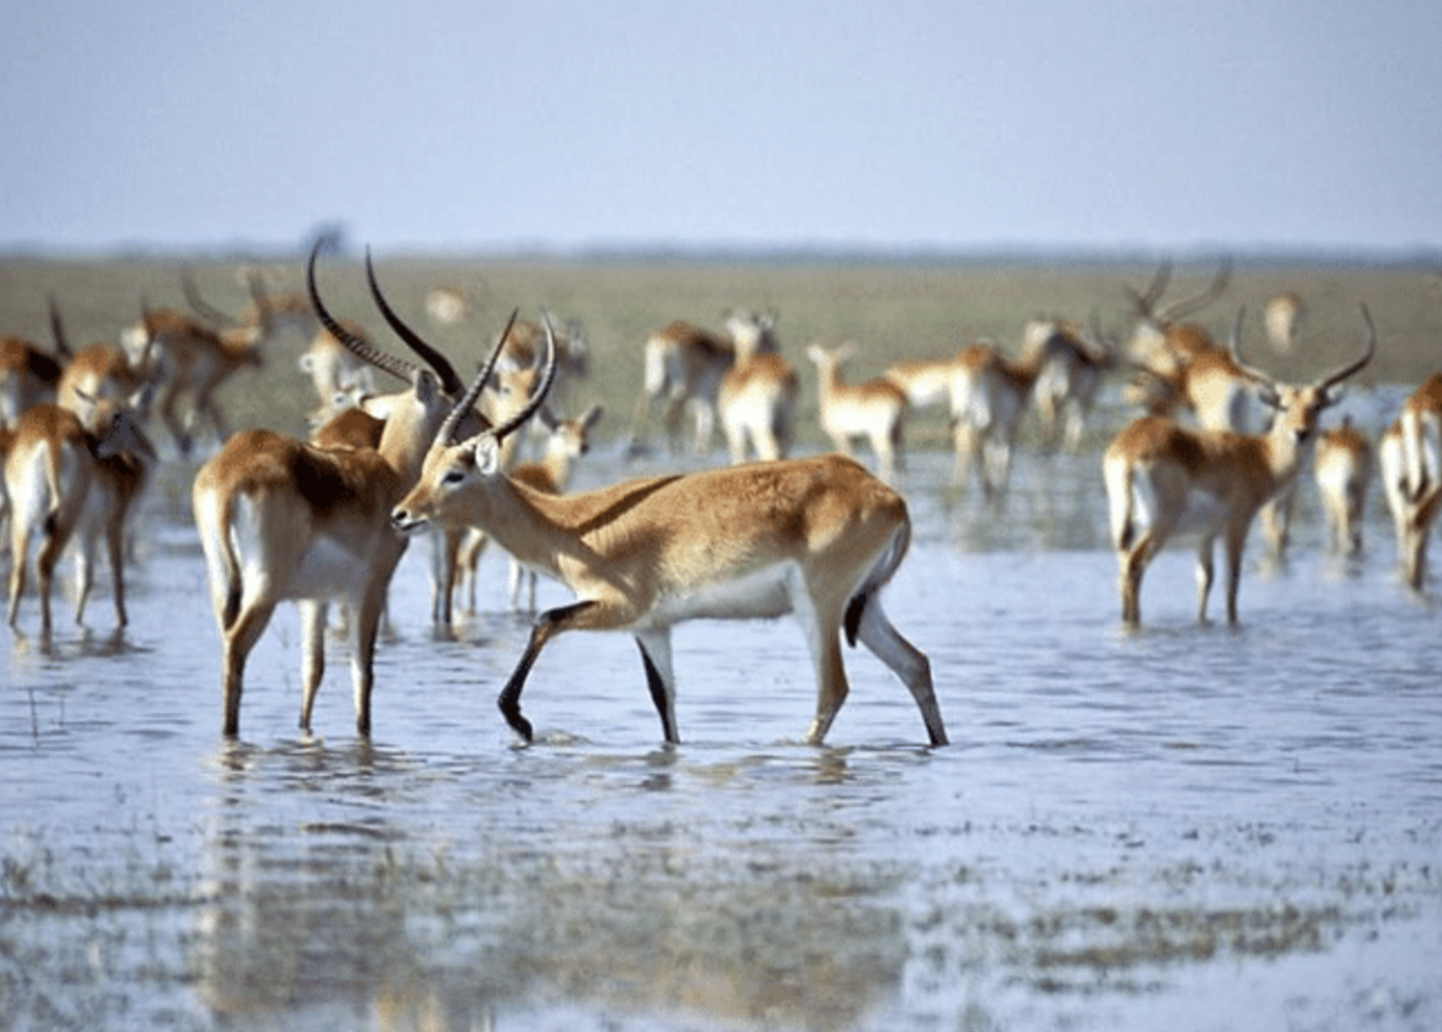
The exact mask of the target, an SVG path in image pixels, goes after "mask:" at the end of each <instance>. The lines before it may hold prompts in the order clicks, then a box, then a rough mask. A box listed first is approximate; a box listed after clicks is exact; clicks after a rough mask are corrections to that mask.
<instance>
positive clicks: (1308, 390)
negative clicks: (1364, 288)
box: [1102, 305, 1377, 627]
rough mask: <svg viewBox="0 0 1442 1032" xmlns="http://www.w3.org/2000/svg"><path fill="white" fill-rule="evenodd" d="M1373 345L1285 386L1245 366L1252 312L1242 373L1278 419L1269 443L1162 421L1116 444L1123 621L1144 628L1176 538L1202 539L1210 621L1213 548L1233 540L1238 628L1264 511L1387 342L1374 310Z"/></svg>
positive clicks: (1143, 421)
mask: <svg viewBox="0 0 1442 1032" xmlns="http://www.w3.org/2000/svg"><path fill="white" fill-rule="evenodd" d="M1362 318H1363V321H1364V322H1365V323H1366V327H1367V341H1366V345H1365V348H1364V350H1363V353H1362V355H1361V357H1360V358H1358V359H1356V360H1355V361H1353V362H1351V363H1350V364H1348V365H1346V366H1343V367H1342V368H1341V369H1339V370H1337V371H1336V372H1333V373H1331V374H1330V375H1328V376H1326V377H1324V378H1322V379H1321V380H1318V381H1316V382H1314V383H1311V384H1308V385H1306V386H1302V387H1296V386H1290V385H1287V384H1281V383H1278V382H1276V381H1275V380H1273V379H1271V378H1270V377H1269V376H1267V375H1266V374H1265V373H1263V372H1261V371H1259V370H1256V369H1253V368H1250V367H1249V366H1247V365H1246V364H1245V363H1244V362H1243V360H1242V357H1241V354H1240V347H1241V324H1242V312H1239V313H1238V315H1237V321H1236V323H1235V324H1234V326H1233V329H1232V336H1231V341H1230V348H1229V350H1230V352H1231V355H1232V358H1233V360H1234V361H1235V362H1236V364H1237V367H1238V368H1239V369H1241V370H1242V371H1243V372H1244V373H1245V375H1246V376H1248V377H1249V378H1250V379H1251V380H1252V381H1253V382H1254V383H1255V384H1256V385H1257V386H1258V389H1259V393H1260V397H1261V399H1262V401H1263V402H1264V403H1265V404H1266V405H1268V406H1269V407H1271V408H1272V409H1274V410H1275V416H1274V418H1273V420H1272V425H1271V428H1270V429H1269V430H1268V431H1267V432H1266V434H1265V435H1254V434H1242V433H1237V432H1235V431H1229V430H1189V429H1186V428H1184V427H1182V426H1179V425H1178V424H1177V423H1175V422H1173V421H1171V420H1169V419H1165V418H1163V417H1159V416H1143V417H1141V418H1139V419H1137V420H1135V421H1133V422H1132V423H1131V424H1129V425H1128V426H1127V427H1125V428H1124V429H1123V430H1122V431H1121V432H1120V433H1118V434H1117V435H1116V437H1114V438H1113V439H1112V442H1111V444H1110V445H1108V447H1107V450H1106V455H1105V458H1104V460H1103V466H1102V469H1103V475H1104V477H1105V481H1106V489H1107V499H1108V503H1109V508H1110V521H1111V539H1112V543H1113V545H1114V546H1115V548H1116V551H1117V559H1118V564H1119V567H1120V591H1121V602H1122V621H1123V623H1124V624H1126V625H1127V626H1129V627H1136V626H1139V625H1140V623H1141V609H1140V606H1139V603H1138V598H1139V595H1140V592H1141V582H1142V575H1143V573H1144V572H1145V570H1146V567H1147V564H1148V563H1150V562H1151V560H1152V559H1153V558H1154V557H1155V555H1156V554H1157V552H1158V551H1160V549H1161V548H1162V547H1163V546H1164V545H1165V544H1166V542H1167V540H1168V539H1169V538H1170V537H1171V536H1172V534H1173V533H1178V532H1197V533H1199V534H1200V535H1201V546H1200V549H1199V550H1198V553H1197V618H1198V620H1199V621H1201V622H1203V623H1205V622H1206V619H1207V596H1208V594H1209V593H1210V591H1211V586H1212V544H1213V542H1214V541H1215V540H1216V538H1217V537H1218V536H1221V537H1222V538H1223V541H1224V543H1225V547H1226V559H1227V621H1228V623H1231V624H1235V623H1236V622H1237V587H1238V585H1239V583H1240V581H1241V574H1242V549H1243V547H1244V545H1245V544H1246V538H1247V531H1248V529H1249V528H1250V526H1251V523H1252V519H1253V517H1255V515H1256V513H1257V510H1258V509H1259V508H1261V506H1262V505H1263V504H1265V503H1266V502H1267V500H1268V499H1270V498H1272V497H1273V496H1274V495H1276V494H1277V492H1278V491H1280V490H1282V489H1283V488H1284V487H1286V486H1287V485H1288V484H1290V483H1291V482H1292V481H1293V479H1294V478H1295V477H1296V476H1297V471H1298V469H1299V467H1300V465H1301V462H1302V459H1303V456H1304V453H1305V450H1306V449H1307V448H1308V446H1309V445H1310V443H1311V438H1312V435H1313V432H1314V431H1315V430H1316V427H1317V419H1318V417H1319V416H1320V414H1321V413H1322V411H1323V410H1325V409H1326V408H1328V407H1329V406H1331V405H1333V404H1335V403H1336V402H1337V401H1338V400H1339V399H1340V397H1341V390H1340V388H1339V385H1340V384H1341V383H1342V381H1344V380H1346V379H1347V378H1348V377H1350V376H1353V375H1354V374H1356V373H1357V372H1358V371H1359V370H1361V369H1362V368H1363V367H1364V366H1366V365H1367V363H1368V362H1370V361H1371V360H1372V356H1373V354H1374V353H1375V352H1376V347H1377V333H1376V329H1375V327H1374V326H1373V324H1372V317H1371V315H1370V313H1368V311H1367V308H1366V306H1365V305H1363V306H1362Z"/></svg>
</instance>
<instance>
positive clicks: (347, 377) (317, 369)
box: [296, 319, 379, 423]
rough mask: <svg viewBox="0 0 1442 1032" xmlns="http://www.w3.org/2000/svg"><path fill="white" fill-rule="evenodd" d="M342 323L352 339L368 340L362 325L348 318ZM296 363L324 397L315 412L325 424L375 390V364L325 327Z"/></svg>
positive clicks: (313, 418) (318, 394)
mask: <svg viewBox="0 0 1442 1032" xmlns="http://www.w3.org/2000/svg"><path fill="white" fill-rule="evenodd" d="M340 324H341V326H342V327H343V328H344V329H345V331H346V333H347V335H349V336H350V338H351V339H352V340H362V341H368V337H367V334H366V331H365V330H364V329H363V328H362V327H361V326H360V324H358V323H354V322H351V321H349V320H346V319H342V320H340ZM296 364H297V365H298V366H299V367H300V371H301V372H302V373H305V374H306V375H307V376H309V377H310V381H311V384H312V386H314V387H315V393H316V396H317V397H318V398H319V399H320V408H318V409H316V410H315V411H314V412H312V413H311V419H312V421H314V422H318V423H323V422H325V421H326V420H327V419H329V418H330V417H331V416H333V415H335V414H336V413H338V412H340V411H342V410H343V409H345V408H347V407H350V406H352V405H357V404H362V403H363V402H364V401H365V399H367V398H368V397H370V396H371V395H373V394H374V393H375V375H374V369H373V367H372V366H371V364H370V363H369V362H367V361H365V360H364V359H362V358H358V357H357V356H356V354H355V352H353V351H351V350H350V348H348V347H346V346H345V344H343V343H342V342H341V341H339V340H337V339H336V337H335V335H334V334H332V333H331V332H330V331H329V330H327V329H326V328H325V327H324V326H322V327H320V328H319V329H318V330H316V332H315V335H314V336H313V337H311V340H310V345H309V346H308V347H307V348H306V350H305V351H304V352H303V353H302V354H301V356H300V358H299V359H298V360H297V363H296ZM372 415H379V413H372Z"/></svg>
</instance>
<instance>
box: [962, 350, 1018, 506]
mask: <svg viewBox="0 0 1442 1032" xmlns="http://www.w3.org/2000/svg"><path fill="white" fill-rule="evenodd" d="M1036 377H1037V368H1036V366H1034V365H1031V364H1029V363H1026V362H1019V361H1013V360H1011V359H1009V358H1007V357H1006V356H1005V355H1003V354H1002V353H1001V352H999V351H998V350H996V348H994V347H992V346H991V345H989V344H972V345H970V346H968V347H966V348H963V349H962V351H961V354H960V355H959V356H958V358H957V372H956V375H955V376H954V377H953V378H952V381H951V420H952V435H953V437H954V439H955V447H956V467H955V472H954V479H955V480H956V482H957V483H958V484H960V483H963V482H965V480H966V479H967V475H968V473H969V471H970V470H972V469H975V470H976V473H977V479H978V480H979V481H980V483H981V488H982V492H983V493H984V494H985V495H986V496H987V497H993V496H995V495H998V494H1000V493H1001V492H1002V491H1005V490H1006V486H1007V483H1008V481H1009V480H1010V478H1011V451H1012V447H1013V446H1014V445H1015V443H1016V435H1017V432H1018V430H1020V428H1021V421H1022V418H1023V417H1024V416H1025V415H1026V407H1027V402H1028V400H1029V399H1030V397H1031V392H1032V389H1033V387H1034V386H1035V384H1036Z"/></svg>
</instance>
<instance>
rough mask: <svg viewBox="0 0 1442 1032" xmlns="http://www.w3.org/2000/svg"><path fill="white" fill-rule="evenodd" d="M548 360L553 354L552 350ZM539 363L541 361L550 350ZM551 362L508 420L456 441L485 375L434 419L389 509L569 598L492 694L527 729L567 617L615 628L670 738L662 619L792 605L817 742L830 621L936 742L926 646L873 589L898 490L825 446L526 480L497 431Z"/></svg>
mask: <svg viewBox="0 0 1442 1032" xmlns="http://www.w3.org/2000/svg"><path fill="white" fill-rule="evenodd" d="M550 364H553V362H552V363H550ZM548 365H549V364H548ZM550 375H551V371H550V368H548V369H547V375H546V377H545V379H543V381H542V384H541V386H540V387H539V388H538V389H537V392H536V394H535V397H534V398H533V399H532V401H531V403H530V404H529V405H528V406H527V407H526V409H524V410H523V411H522V412H521V413H520V414H519V415H518V418H517V419H516V420H512V421H509V422H508V423H506V424H505V425H504V426H502V427H498V428H496V429H494V430H487V431H482V432H481V433H479V434H476V435H474V436H472V437H470V438H467V439H464V440H462V439H460V437H459V434H458V433H457V429H458V420H457V419H456V418H455V417H456V415H457V414H459V413H462V412H464V411H465V407H466V406H468V405H469V404H470V402H471V399H472V396H473V394H474V393H475V392H477V391H479V389H480V387H481V385H482V384H483V382H484V381H483V380H482V379H479V378H478V379H477V380H476V381H475V382H474V383H473V384H472V385H471V390H470V391H469V392H468V393H467V395H466V396H465V397H464V398H463V399H462V402H463V404H462V405H458V406H457V408H456V410H455V412H454V413H453V414H452V417H450V418H448V419H447V420H446V423H445V424H444V425H443V426H442V427H441V430H440V432H439V433H438V434H437V436H436V441H435V443H434V444H433V445H432V447H431V450H430V453H429V454H428V455H427V456H426V461H425V467H424V469H423V471H422V473H421V479H420V481H419V482H418V483H417V484H416V486H415V487H414V488H413V489H412V490H411V491H410V493H409V494H407V495H406V497H405V498H404V499H402V500H401V502H400V504H399V505H397V506H396V508H395V510H394V511H393V513H392V516H391V518H392V522H393V523H394V525H395V526H396V528H397V529H399V530H401V531H402V532H405V533H412V534H413V533H417V532H419V531H423V530H425V529H426V528H427V527H429V526H430V525H432V524H436V523H439V524H441V525H443V526H476V527H479V528H481V529H482V530H484V531H485V532H486V533H488V534H490V535H492V536H493V537H494V538H495V540H496V542H497V543H498V544H499V545H500V546H501V547H502V548H504V549H505V550H506V551H507V552H509V553H510V554H511V555H513V556H515V557H516V558H517V559H518V560H519V561H521V562H522V563H524V564H526V565H527V566H529V567H531V568H533V569H537V570H540V571H542V572H544V573H546V574H548V575H549V576H552V577H555V578H556V579H558V580H560V581H561V582H562V583H564V584H565V585H566V586H567V587H568V588H570V590H571V591H572V592H574V593H575V595H576V597H577V601H576V602H574V603H572V604H570V605H566V606H561V607H559V608H556V609H551V610H548V611H546V612H544V613H542V614H541V616H540V617H539V618H538V619H537V621H536V623H535V624H534V626H533V628H532V631H531V635H530V639H529V641H528V642H527V644H526V648H525V651H524V652H523V653H522V655H521V659H520V661H519V663H518V664H517V666H516V668H515V671H514V673H512V675H511V677H510V679H509V680H508V681H507V683H506V685H505V687H504V688H503V689H502V691H501V693H500V697H499V699H498V704H499V706H500V709H501V713H502V714H503V715H504V717H505V719H506V721H507V723H508V724H509V725H510V727H511V729H512V730H513V731H514V732H515V733H516V734H517V735H519V736H520V737H521V738H522V739H523V740H525V741H526V742H531V741H533V738H534V734H533V729H532V726H531V723H530V721H529V720H527V719H526V718H525V717H524V716H523V715H522V713H521V704H520V702H521V692H522V689H523V688H524V687H525V683H526V679H527V677H528V676H529V674H530V672H531V669H532V667H533V666H534V665H535V662H536V660H537V658H538V657H539V655H540V653H541V651H542V649H543V648H544V647H545V645H546V644H547V642H549V641H550V640H551V639H553V638H554V637H556V635H558V634H561V633H564V632H567V631H575V630H592V631H604V630H613V631H629V632H630V633H631V634H632V635H633V636H634V638H635V640H636V643H637V645H638V646H639V648H640V652H641V660H642V666H643V667H644V669H645V674H646V680H647V684H648V685H649V687H650V691H651V700H652V703H653V704H654V706H655V708H656V711H657V714H658V715H659V716H660V719H661V729H662V734H663V735H664V737H665V740H666V741H667V742H668V743H672V744H675V743H678V742H679V741H680V736H679V734H678V731H677V724H676V683H675V677H674V675H673V672H672V666H671V628H672V626H673V625H675V624H677V623H680V622H682V621H685V620H693V619H710V618H729V619H758V618H774V617H778V616H781V615H783V614H785V613H788V612H790V613H794V614H795V615H796V616H797V618H798V620H799V621H800V622H801V624H802V626H803V628H804V630H805V632H806V638H807V642H808V644H809V645H810V647H811V654H812V659H813V663H814V666H815V670H816V680H817V703H816V714H815V717H814V718H813V720H812V721H811V724H810V727H809V729H808V730H807V732H806V740H807V742H809V743H811V744H813V745H819V744H820V743H821V742H822V740H823V739H824V738H825V735H826V732H827V730H828V728H829V727H830V726H831V724H832V721H833V720H834V719H835V717H836V714H837V711H838V710H839V709H840V708H841V704H842V702H843V701H844V700H845V698H846V695H847V682H846V673H845V670H844V668H843V665H842V658H841V632H842V629H843V627H844V629H845V632H846V636H847V639H848V640H849V641H850V642H852V643H853V644H854V643H855V642H856V641H857V640H860V641H861V642H862V643H863V644H865V645H866V646H867V648H869V649H870V650H871V651H872V652H873V653H875V654H876V655H877V656H878V657H879V658H880V659H881V660H882V661H883V662H884V663H885V664H886V665H887V666H888V667H890V668H891V669H892V670H893V671H894V672H895V673H896V674H897V675H898V676H899V677H900V678H901V680H902V681H903V682H904V683H905V684H906V686H907V688H908V689H909V690H910V691H911V694H912V696H913V698H914V699H915V700H916V704H917V706H918V707H919V708H920V710H921V714H922V718H923V720H924V722H925V724H926V729H927V732H928V735H929V737H930V740H931V744H932V745H934V746H939V745H944V744H946V731H945V728H944V726H943V723H942V719H941V712H940V709H939V708H938V706H937V702H936V696H935V693H934V691H933V689H932V683H931V668H930V664H929V662H928V661H927V659H926V656H925V655H923V654H922V653H921V652H920V651H918V650H917V649H916V648H915V647H914V646H913V645H912V644H911V643H910V642H908V641H906V639H905V638H903V637H902V636H901V634H900V633H899V632H898V631H897V630H896V629H895V628H894V627H893V626H892V625H891V623H890V622H889V621H888V620H887V618H886V615H885V612H884V610H883V609H882V606H881V599H880V597H879V595H880V591H881V589H882V587H884V586H885V585H886V583H887V582H888V581H890V580H891V578H892V576H893V575H894V574H895V573H896V570H897V568H898V567H899V566H900V564H901V561H902V559H903V558H904V557H905V555H906V550H907V546H908V543H909V541H910V535H911V522H910V518H909V516H908V514H907V509H906V503H905V501H904V500H903V499H902V498H901V496H900V495H899V494H897V493H896V492H895V491H893V490H892V489H891V488H889V487H887V486H886V485H885V484H883V483H882V482H881V481H879V480H877V479H876V478H875V477H873V476H872V475H871V474H870V473H868V472H866V470H865V469H864V468H862V467H861V466H860V465H859V464H858V463H856V462H854V461H852V460H851V459H847V458H844V457H842V456H838V455H827V456H821V457H816V458H805V459H788V460H783V461H779V462H761V463H754V464H750V465H743V466H727V467H724V468H721V469H713V470H706V471H702V472H697V473H692V474H689V475H672V476H658V477H648V478H643V479H639V480H632V481H628V482H625V483H621V484H618V485H615V486H612V487H605V488H601V489H599V490H595V491H585V492H580V493H576V494H562V495H553V494H547V493H545V492H543V491H537V490H535V489H534V488H531V487H528V486H526V485H525V484H522V483H518V482H516V481H514V480H512V479H510V478H508V477H506V476H505V474H504V473H503V471H502V470H501V468H500V465H499V457H500V451H501V448H502V446H503V445H504V443H505V437H506V434H507V433H509V432H511V431H512V430H513V429H514V428H515V427H516V426H519V425H520V421H521V420H523V419H524V418H527V417H529V416H530V415H531V414H533V413H534V412H535V411H536V410H537V409H539V408H540V406H541V404H542V402H543V401H544V399H545V391H546V388H547V387H548V386H549V381H550Z"/></svg>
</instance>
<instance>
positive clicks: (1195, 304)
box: [1157, 258, 1232, 323]
mask: <svg viewBox="0 0 1442 1032" xmlns="http://www.w3.org/2000/svg"><path fill="white" fill-rule="evenodd" d="M1231 278H1232V260H1231V259H1230V258H1223V259H1222V264H1221V266H1220V267H1219V268H1218V269H1217V274H1216V276H1214V277H1212V282H1211V283H1210V284H1209V285H1208V286H1207V288H1206V289H1205V290H1203V291H1201V292H1200V293H1197V294H1193V295H1192V296H1191V297H1184V298H1182V299H1181V300H1180V301H1174V302H1172V303H1171V304H1169V305H1167V306H1166V307H1165V308H1163V309H1162V311H1161V314H1160V315H1158V316H1157V319H1158V320H1159V321H1160V322H1164V323H1173V322H1176V321H1177V320H1178V319H1181V318H1183V317H1184V316H1188V315H1191V314H1192V313H1193V312H1199V311H1201V310H1202V309H1203V308H1205V307H1207V305H1209V304H1211V303H1212V302H1213V301H1215V300H1216V299H1217V298H1219V297H1221V296H1222V291H1224V290H1226V289H1227V284H1228V283H1229V282H1230V281H1231Z"/></svg>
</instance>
